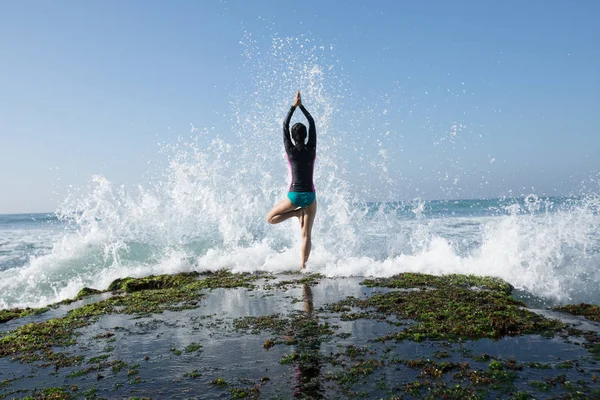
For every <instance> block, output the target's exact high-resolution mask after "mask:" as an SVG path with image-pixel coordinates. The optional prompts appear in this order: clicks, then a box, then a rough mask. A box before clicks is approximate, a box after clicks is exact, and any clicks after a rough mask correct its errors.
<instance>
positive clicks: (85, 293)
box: [75, 287, 102, 300]
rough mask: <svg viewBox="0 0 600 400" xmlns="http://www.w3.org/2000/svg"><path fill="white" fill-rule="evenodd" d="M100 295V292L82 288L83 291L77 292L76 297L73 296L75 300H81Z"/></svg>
mask: <svg viewBox="0 0 600 400" xmlns="http://www.w3.org/2000/svg"><path fill="white" fill-rule="evenodd" d="M100 293H102V290H98V289H92V288H89V287H84V288H83V289H81V290H80V291H79V293H77V296H75V300H80V299H83V298H84V297H88V296H93V295H95V294H100Z"/></svg>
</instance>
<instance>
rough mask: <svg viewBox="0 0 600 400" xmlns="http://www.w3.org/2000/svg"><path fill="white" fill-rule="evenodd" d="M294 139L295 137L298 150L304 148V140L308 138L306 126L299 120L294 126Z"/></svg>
mask: <svg viewBox="0 0 600 400" xmlns="http://www.w3.org/2000/svg"><path fill="white" fill-rule="evenodd" d="M292 139H294V142H295V143H296V148H297V149H298V150H300V151H302V150H304V147H305V146H304V141H305V140H306V126H304V124H302V123H300V122H298V123H295V124H294V126H292Z"/></svg>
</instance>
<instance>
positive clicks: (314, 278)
mask: <svg viewBox="0 0 600 400" xmlns="http://www.w3.org/2000/svg"><path fill="white" fill-rule="evenodd" d="M322 278H324V276H323V275H321V274H318V273H315V274H309V275H305V276H303V277H302V278H299V279H291V280H282V281H278V282H275V283H273V284H269V285H265V289H283V290H287V289H289V288H290V287H291V286H300V285H309V286H313V285H316V284H317V283H319V281H320V280H321V279H322Z"/></svg>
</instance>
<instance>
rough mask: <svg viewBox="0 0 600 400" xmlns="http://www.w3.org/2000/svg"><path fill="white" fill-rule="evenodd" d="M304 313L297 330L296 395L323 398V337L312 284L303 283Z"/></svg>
mask: <svg viewBox="0 0 600 400" xmlns="http://www.w3.org/2000/svg"><path fill="white" fill-rule="evenodd" d="M302 301H303V303H304V313H303V315H302V316H301V317H300V318H299V321H298V324H297V327H298V329H297V331H296V337H295V339H296V350H295V352H296V387H295V391H294V397H296V398H304V399H321V398H323V395H322V394H321V387H320V381H319V374H320V372H321V357H320V352H319V351H320V349H321V338H320V334H319V322H318V321H317V318H316V317H315V315H314V306H313V295H312V290H311V288H310V286H309V285H308V284H306V283H304V284H302Z"/></svg>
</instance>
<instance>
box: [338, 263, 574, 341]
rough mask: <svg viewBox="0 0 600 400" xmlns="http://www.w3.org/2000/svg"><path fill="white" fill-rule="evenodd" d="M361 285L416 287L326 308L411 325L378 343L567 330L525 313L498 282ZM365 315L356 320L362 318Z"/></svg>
mask: <svg viewBox="0 0 600 400" xmlns="http://www.w3.org/2000/svg"><path fill="white" fill-rule="evenodd" d="M363 283H364V284H366V285H369V286H379V287H391V288H405V289H409V288H414V287H417V288H420V290H413V291H392V292H388V293H383V294H375V295H373V296H371V297H369V298H366V299H358V298H354V297H348V298H347V299H345V300H342V301H340V302H337V303H334V304H332V305H331V306H330V307H329V309H330V310H331V311H334V312H342V313H343V314H342V319H353V316H352V315H353V314H349V312H350V311H351V307H355V308H359V309H361V310H365V311H366V312H368V313H370V318H382V316H387V315H395V316H396V317H397V318H398V319H400V320H410V321H414V322H411V323H410V324H409V325H408V326H407V327H405V328H404V329H403V330H402V331H401V332H399V333H397V334H394V335H388V336H386V337H383V338H381V339H382V340H387V339H396V340H404V339H410V340H415V341H421V340H423V339H434V340H440V339H442V340H443V339H461V338H462V339H480V338H492V339H498V338H501V337H504V336H517V335H522V334H531V333H548V334H553V333H554V332H557V331H559V330H562V329H564V328H566V325H565V324H563V323H561V322H559V321H556V320H549V319H546V318H544V317H542V316H540V315H538V314H535V313H533V312H531V311H529V310H527V309H525V304H523V303H522V302H520V301H517V300H514V299H513V298H511V297H510V291H511V290H512V287H511V286H510V285H509V284H507V283H506V282H504V281H502V280H500V279H498V278H486V277H483V278H480V277H474V276H462V275H446V276H432V275H422V274H400V275H397V276H395V277H392V278H387V279H376V280H367V281H365V282H363ZM474 288H475V289H474ZM481 289H484V290H481ZM365 311H363V312H360V313H356V316H357V317H359V318H364V317H366V315H365ZM369 311H370V312H369Z"/></svg>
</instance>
